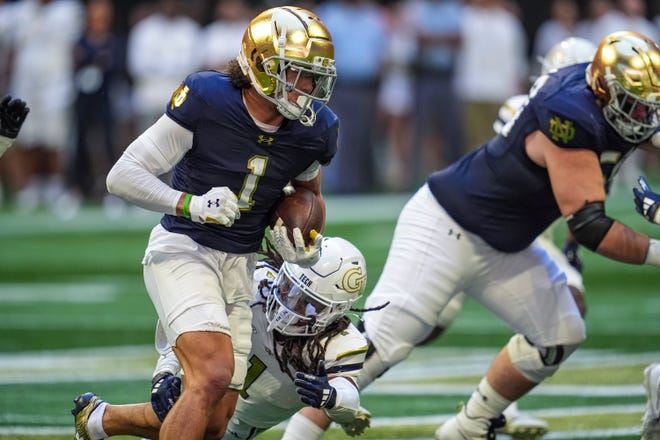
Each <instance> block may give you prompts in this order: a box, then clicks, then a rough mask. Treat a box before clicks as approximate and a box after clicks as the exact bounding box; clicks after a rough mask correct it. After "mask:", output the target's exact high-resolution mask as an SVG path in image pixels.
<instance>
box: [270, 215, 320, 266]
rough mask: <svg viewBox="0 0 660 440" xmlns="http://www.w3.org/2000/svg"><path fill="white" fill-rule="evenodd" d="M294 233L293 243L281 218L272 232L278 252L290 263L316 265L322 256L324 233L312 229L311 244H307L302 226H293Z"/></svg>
mask: <svg viewBox="0 0 660 440" xmlns="http://www.w3.org/2000/svg"><path fill="white" fill-rule="evenodd" d="M292 234H293V243H291V240H289V236H288V235H287V229H286V226H284V224H282V222H281V219H279V220H278V221H277V223H276V224H275V226H273V228H272V230H271V234H270V235H271V237H272V238H273V245H274V246H275V249H276V250H277V252H278V253H279V254H280V255H281V256H282V258H284V260H285V261H288V262H289V263H293V264H297V265H298V266H301V267H311V266H313V265H315V264H316V262H317V261H319V258H320V257H321V242H322V241H323V235H321V234H319V233H318V232H316V231H315V230H313V229H312V231H311V232H310V234H309V235H310V238H311V239H312V243H311V244H310V245H309V246H305V240H304V239H303V236H302V232H301V231H300V228H293V231H292Z"/></svg>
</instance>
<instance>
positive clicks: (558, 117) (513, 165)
mask: <svg viewBox="0 0 660 440" xmlns="http://www.w3.org/2000/svg"><path fill="white" fill-rule="evenodd" d="M586 67H587V64H577V65H573V66H569V67H566V68H563V69H560V70H559V71H557V72H556V73H553V74H550V75H549V76H543V77H541V78H539V80H537V82H536V83H535V84H534V86H533V87H532V89H531V91H530V95H529V96H530V97H529V100H528V102H527V103H526V104H525V105H524V106H523V107H522V108H521V109H520V110H519V111H518V113H516V115H515V116H514V118H513V120H512V121H511V122H509V124H507V125H506V126H505V127H504V128H503V129H502V133H501V134H499V135H497V136H495V137H494V138H493V139H491V140H490V141H489V142H487V143H486V144H484V145H482V146H480V147H479V148H478V149H476V150H475V151H473V152H471V153H469V154H467V155H466V156H464V157H462V158H461V159H460V160H458V161H457V162H456V163H454V164H453V165H451V166H450V167H449V168H446V169H444V170H441V171H438V172H436V173H434V174H432V175H431V176H430V177H429V180H428V183H429V186H430V188H431V191H432V192H433V194H434V195H435V197H436V198H437V200H438V202H439V203H440V204H441V205H442V206H443V207H444V208H445V210H446V211H447V213H448V214H449V215H451V217H452V218H453V219H454V220H455V221H456V222H458V223H459V224H460V225H461V226H463V227H464V228H465V229H466V230H468V231H470V232H473V233H475V234H477V235H479V236H480V237H481V238H483V239H484V240H485V241H486V242H487V243H488V244H490V245H491V246H493V247H494V248H495V249H498V250H500V251H504V252H517V251H520V250H522V249H524V248H525V247H527V246H529V244H530V243H531V242H532V241H533V240H534V239H535V238H536V237H537V236H538V235H539V234H540V233H541V232H543V231H544V230H545V229H546V228H547V227H548V226H550V224H552V222H554V221H555V220H556V219H557V218H559V217H560V216H561V212H560V211H559V207H558V206H557V203H556V201H555V198H554V196H553V193H552V188H551V185H550V178H549V177H548V172H547V170H546V169H545V168H543V167H540V166H538V165H536V164H535V163H534V162H532V161H531V160H530V159H529V157H528V156H527V154H526V152H525V137H526V136H527V135H528V134H530V133H532V132H534V131H536V130H540V131H541V132H543V134H545V135H546V136H547V137H548V138H549V139H550V140H552V141H553V142H554V143H555V144H556V145H557V146H559V147H560V148H580V149H588V150H592V151H594V152H595V153H596V154H597V155H598V157H599V158H600V164H601V169H602V172H603V177H604V180H605V181H604V185H608V183H609V181H610V179H611V178H612V176H613V175H614V173H615V172H616V169H617V168H618V166H619V165H620V164H621V161H622V160H623V159H624V158H625V157H626V156H627V155H628V154H629V153H631V152H632V151H633V150H634V148H635V147H636V145H634V144H631V143H628V142H625V141H624V140H623V139H622V138H621V137H620V136H619V135H618V134H617V133H616V132H615V131H614V129H613V128H612V127H611V126H610V125H609V123H607V121H606V120H605V119H604V117H603V114H602V110H601V108H600V107H599V106H598V105H597V104H596V100H595V97H594V94H593V93H592V91H591V90H590V89H589V87H588V86H587V84H586V81H585V69H586Z"/></svg>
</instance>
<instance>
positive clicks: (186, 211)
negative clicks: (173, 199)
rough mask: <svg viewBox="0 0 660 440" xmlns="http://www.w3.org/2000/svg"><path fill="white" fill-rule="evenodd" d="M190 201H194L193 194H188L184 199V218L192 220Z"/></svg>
mask: <svg viewBox="0 0 660 440" xmlns="http://www.w3.org/2000/svg"><path fill="white" fill-rule="evenodd" d="M190 199H192V194H186V197H185V198H184V199H183V207H182V208H181V210H182V211H183V216H184V217H188V218H190Z"/></svg>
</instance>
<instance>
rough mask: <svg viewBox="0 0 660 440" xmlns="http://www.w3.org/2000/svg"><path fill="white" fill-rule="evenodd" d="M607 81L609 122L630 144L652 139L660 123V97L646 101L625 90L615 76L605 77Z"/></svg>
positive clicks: (606, 111) (655, 95) (607, 113)
mask: <svg viewBox="0 0 660 440" xmlns="http://www.w3.org/2000/svg"><path fill="white" fill-rule="evenodd" d="M605 80H606V81H607V86H608V88H609V95H610V100H609V102H608V103H607V104H605V106H604V107H603V115H604V116H605V119H606V120H607V122H608V123H609V124H610V125H611V126H612V127H613V128H614V129H615V130H616V132H617V133H619V135H620V136H621V137H622V138H623V139H625V140H626V141H628V142H631V143H634V144H638V143H640V142H643V141H645V140H646V139H648V138H649V137H651V135H653V133H655V131H656V130H657V129H658V122H659V121H660V118H659V116H660V96H657V94H653V95H651V96H649V98H651V99H653V101H649V100H645V99H642V98H640V97H639V96H636V95H634V94H633V93H631V92H629V91H628V90H626V89H625V88H623V86H622V85H621V84H620V83H619V82H618V81H616V77H615V76H614V75H605Z"/></svg>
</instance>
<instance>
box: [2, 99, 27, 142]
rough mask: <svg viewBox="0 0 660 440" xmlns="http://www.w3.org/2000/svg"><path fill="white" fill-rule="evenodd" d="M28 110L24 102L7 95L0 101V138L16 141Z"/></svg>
mask: <svg viewBox="0 0 660 440" xmlns="http://www.w3.org/2000/svg"><path fill="white" fill-rule="evenodd" d="M29 111H30V109H29V108H28V107H27V105H26V104H25V101H22V100H20V99H12V98H11V96H9V95H7V96H5V97H4V98H2V101H0V136H5V137H8V138H10V139H16V136H18V132H19V131H20V129H21V126H22V125H23V122H25V118H26V117H27V114H28V112H29Z"/></svg>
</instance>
